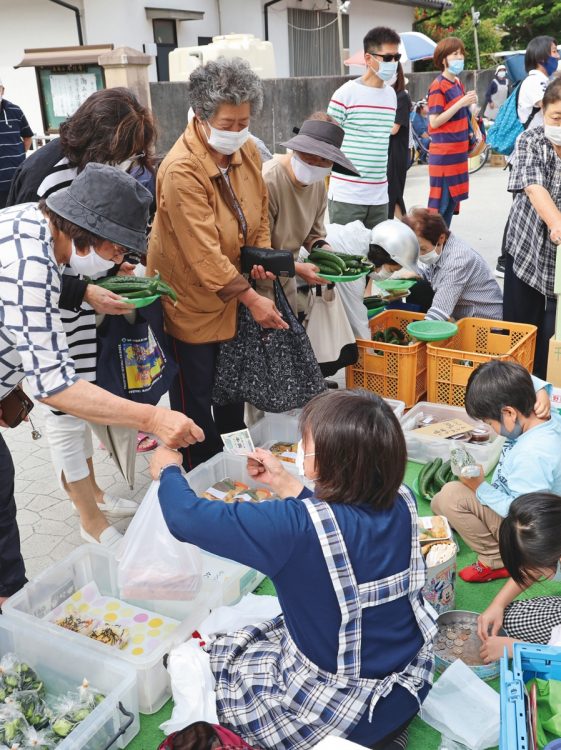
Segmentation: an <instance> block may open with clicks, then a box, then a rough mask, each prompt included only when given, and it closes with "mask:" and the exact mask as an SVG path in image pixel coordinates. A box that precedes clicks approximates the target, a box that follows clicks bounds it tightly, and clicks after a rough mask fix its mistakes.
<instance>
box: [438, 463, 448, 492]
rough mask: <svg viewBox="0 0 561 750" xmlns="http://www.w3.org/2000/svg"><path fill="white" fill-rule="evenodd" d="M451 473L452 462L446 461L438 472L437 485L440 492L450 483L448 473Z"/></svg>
mask: <svg viewBox="0 0 561 750" xmlns="http://www.w3.org/2000/svg"><path fill="white" fill-rule="evenodd" d="M449 471H450V461H445V462H444V463H443V464H442V466H441V467H440V469H439V470H438V471H437V472H436V476H435V483H436V486H437V487H438V489H439V490H441V489H442V488H443V487H444V485H445V484H446V483H447V482H448V479H447V477H448V472H449Z"/></svg>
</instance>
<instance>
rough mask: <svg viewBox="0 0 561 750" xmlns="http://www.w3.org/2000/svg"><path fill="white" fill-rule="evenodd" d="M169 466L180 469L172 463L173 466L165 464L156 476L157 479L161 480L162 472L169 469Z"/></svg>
mask: <svg viewBox="0 0 561 750" xmlns="http://www.w3.org/2000/svg"><path fill="white" fill-rule="evenodd" d="M171 466H177V468H178V469H181V466H180V465H179V464H175V463H173V464H166V465H165V466H162V468H161V469H160V473H159V474H158V479H161V478H162V474H163V473H164V471H165V470H166V469H169V468H170V467H171Z"/></svg>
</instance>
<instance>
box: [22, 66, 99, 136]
mask: <svg viewBox="0 0 561 750" xmlns="http://www.w3.org/2000/svg"><path fill="white" fill-rule="evenodd" d="M36 72H37V86H38V89H39V97H40V101H41V112H42V115H43V125H44V128H45V133H58V131H59V128H60V124H61V123H62V122H64V121H65V120H67V119H68V118H69V117H70V115H72V114H74V112H75V111H76V110H77V109H78V107H79V106H80V105H81V104H83V102H85V100H86V99H87V98H88V96H90V94H93V93H94V92H95V91H99V90H100V89H104V88H105V76H104V74H103V68H102V67H100V66H99V65H96V64H95V63H91V64H80V65H52V66H49V67H47V66H41V67H37V68H36Z"/></svg>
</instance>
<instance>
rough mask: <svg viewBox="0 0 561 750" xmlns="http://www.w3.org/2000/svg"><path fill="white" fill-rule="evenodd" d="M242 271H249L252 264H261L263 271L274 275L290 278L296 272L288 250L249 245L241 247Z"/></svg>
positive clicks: (292, 258) (292, 257)
mask: <svg viewBox="0 0 561 750" xmlns="http://www.w3.org/2000/svg"><path fill="white" fill-rule="evenodd" d="M241 265H242V273H247V274H249V273H251V269H252V268H253V266H263V268H264V269H265V271H269V272H270V273H274V274H275V276H284V277H290V278H292V277H293V276H294V275H295V274H296V270H295V268H294V256H293V255H292V253H291V252H290V250H269V249H268V248H263V247H249V246H248V245H244V246H243V247H242V249H241Z"/></svg>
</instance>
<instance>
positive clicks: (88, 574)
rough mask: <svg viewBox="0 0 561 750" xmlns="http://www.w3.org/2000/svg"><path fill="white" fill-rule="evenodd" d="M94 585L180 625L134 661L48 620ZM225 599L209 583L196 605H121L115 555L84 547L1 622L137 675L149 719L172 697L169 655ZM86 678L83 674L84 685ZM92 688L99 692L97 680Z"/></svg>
mask: <svg viewBox="0 0 561 750" xmlns="http://www.w3.org/2000/svg"><path fill="white" fill-rule="evenodd" d="M92 581H93V582H95V584H96V585H97V587H98V589H99V592H100V594H101V595H102V596H111V597H115V598H116V599H120V600H121V601H125V602H127V603H129V604H132V605H135V606H139V607H142V608H143V609H148V610H151V611H152V612H155V613H157V614H159V615H163V616H165V617H173V618H174V619H177V620H179V621H180V624H179V625H178V627H177V628H176V629H175V630H174V631H173V633H171V635H169V636H168V637H167V638H165V639H163V640H162V642H161V643H160V644H159V645H158V646H157V647H156V648H154V649H153V650H151V651H149V652H148V653H146V654H142V655H135V656H133V655H131V654H128V653H126V652H122V651H120V650H119V649H118V648H115V647H113V646H108V645H106V644H103V643H99V642H97V641H94V640H92V639H91V638H87V637H86V636H84V635H80V634H79V633H72V632H70V631H68V630H65V629H64V628H61V627H60V626H58V625H56V624H55V623H53V622H49V620H48V619H46V618H48V616H49V614H50V613H51V612H52V611H53V610H54V609H56V607H58V605H59V604H62V603H63V602H64V601H66V600H67V599H68V598H69V597H70V596H72V594H74V593H75V592H77V591H78V590H79V589H81V588H83V587H84V586H86V585H87V584H88V583H90V582H92ZM222 599H223V595H222V585H221V584H217V583H216V582H210V581H204V582H203V586H202V588H201V591H200V592H199V594H198V596H197V598H196V599H193V600H191V601H185V602H181V601H137V600H132V599H121V597H120V595H119V586H118V584H117V562H116V560H115V558H114V557H113V555H112V554H111V553H110V552H109V551H108V550H106V549H105V548H104V547H101V546H100V545H94V544H84V545H82V546H81V547H78V548H77V549H75V550H74V551H73V552H71V553H70V555H68V557H66V558H65V559H64V560H61V561H60V562H57V563H55V564H54V565H52V566H51V567H50V568H47V570H45V571H44V572H43V573H41V574H40V575H38V576H37V577H36V578H35V579H34V580H33V581H30V582H29V583H27V584H26V585H25V586H24V587H23V589H22V590H21V591H18V593H17V594H14V595H13V596H11V597H10V599H9V600H8V601H6V602H5V603H4V605H3V606H2V611H3V616H2V617H1V618H0V620H2V621H4V620H5V619H9V620H12V621H13V622H14V623H16V621H17V625H18V627H19V624H20V623H21V625H22V627H23V626H24V625H25V626H27V632H29V628H30V627H31V628H33V632H34V634H37V638H39V637H40V636H41V637H43V635H42V634H43V633H44V634H45V636H44V637H45V638H47V637H48V638H49V639H50V641H51V642H53V643H58V642H60V643H61V649H67V651H66V652H65V653H67V654H70V653H73V652H74V651H78V650H79V651H80V652H81V651H87V652H89V653H90V654H91V655H92V662H96V663H98V664H99V665H100V667H102V666H103V664H104V663H105V660H110V659H117V660H119V661H120V662H121V663H122V664H123V665H126V666H128V667H129V668H132V669H133V670H135V671H136V677H137V686H138V705H139V709H140V711H141V712H142V713H144V714H152V713H155V712H156V711H158V710H159V709H160V708H161V707H162V706H163V704H164V703H165V702H166V700H167V699H168V698H169V696H170V695H171V687H170V681H169V675H168V673H167V671H166V669H165V667H164V664H163V657H164V655H165V654H167V653H168V651H169V650H170V648H172V647H173V646H175V645H176V644H178V643H181V642H183V641H185V640H186V639H187V638H189V637H190V636H191V633H192V632H193V631H194V630H196V629H197V628H198V626H199V624H200V623H201V621H202V620H204V618H205V617H206V616H207V615H208V614H209V612H210V610H211V609H212V608H213V607H216V606H218V605H219V604H221V603H222ZM33 638H35V635H33ZM69 662H70V659H69V658H68V656H64V657H63V658H62V657H61V664H65V665H66V664H67V663H69ZM84 676H85V675H83V674H80V682H81V681H82V679H83V678H84ZM88 678H89V676H88ZM91 682H92V684H94V685H96V687H98V685H97V684H96V682H95V680H94V678H92V679H91ZM102 687H103V686H102ZM92 747H94V746H93V745H92ZM95 747H98V746H97V745H95ZM100 747H101V745H100Z"/></svg>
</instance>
